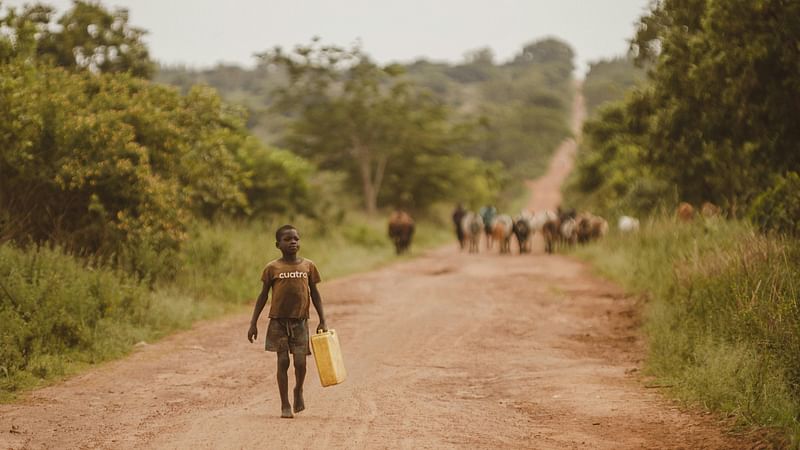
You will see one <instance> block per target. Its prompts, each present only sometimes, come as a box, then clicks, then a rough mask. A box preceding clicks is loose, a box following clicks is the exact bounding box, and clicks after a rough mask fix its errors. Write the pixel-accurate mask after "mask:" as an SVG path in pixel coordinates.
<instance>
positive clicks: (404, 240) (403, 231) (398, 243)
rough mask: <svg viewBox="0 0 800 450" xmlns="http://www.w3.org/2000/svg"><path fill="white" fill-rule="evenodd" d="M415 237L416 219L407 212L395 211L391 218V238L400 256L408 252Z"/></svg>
mask: <svg viewBox="0 0 800 450" xmlns="http://www.w3.org/2000/svg"><path fill="white" fill-rule="evenodd" d="M413 235H414V219H412V218H411V216H410V215H409V214H408V213H407V212H405V211H402V210H397V211H394V212H393V213H392V214H391V215H390V216H389V238H390V239H391V240H392V242H394V247H395V251H396V252H397V254H398V255H400V254H402V253H403V252H405V251H407V250H408V248H409V246H411V237H412V236H413Z"/></svg>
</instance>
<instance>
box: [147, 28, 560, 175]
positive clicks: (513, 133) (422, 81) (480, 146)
mask: <svg viewBox="0 0 800 450" xmlns="http://www.w3.org/2000/svg"><path fill="white" fill-rule="evenodd" d="M573 58H574V52H573V51H572V49H571V48H570V47H569V46H568V45H567V44H565V43H563V42H561V41H559V40H557V39H545V40H541V41H536V42H532V43H529V44H527V45H525V46H523V47H522V49H521V50H520V51H519V53H518V54H517V55H516V56H515V57H514V58H512V59H511V60H510V61H506V62H502V63H499V62H495V61H494V57H493V55H492V53H491V51H490V50H489V49H478V50H475V51H472V52H470V53H468V54H467V56H466V57H465V60H464V61H463V62H461V63H458V64H448V63H441V62H433V61H428V60H425V59H420V60H417V61H414V62H412V63H408V64H404V65H403V68H404V70H405V76H406V77H407V79H408V81H409V82H411V83H413V85H414V86H417V87H418V89H421V90H425V91H427V92H429V93H430V94H431V95H433V96H435V97H436V98H438V99H440V100H441V101H442V102H443V103H444V104H446V105H448V106H449V107H450V109H451V110H452V111H454V112H455V113H456V114H455V115H454V117H456V120H458V121H460V122H464V123H465V124H470V125H471V126H468V127H465V128H466V129H468V130H469V131H468V132H469V133H471V134H472V136H473V139H471V140H470V142H472V144H471V145H469V146H468V147H467V148H464V149H463V150H462V151H463V153H464V154H465V155H467V156H476V157H479V158H481V159H483V160H486V161H500V162H502V163H503V164H504V165H505V167H506V168H507V169H508V170H510V171H511V172H513V173H516V174H518V175H523V176H525V177H533V176H535V175H537V174H539V173H541V172H542V171H543V170H544V168H545V166H546V162H547V160H548V159H549V157H550V154H551V152H552V150H553V149H554V148H555V147H556V146H557V144H558V143H559V142H560V141H561V140H562V139H564V138H565V137H567V136H568V135H569V133H570V131H569V127H568V117H569V105H570V104H571V98H572V76H571V73H572V70H573V68H574V65H573ZM155 81H157V82H159V83H163V84H168V85H173V86H177V87H179V88H180V89H181V90H183V91H187V90H188V89H189V87H191V86H192V85H195V84H206V85H209V86H212V87H214V88H216V89H217V90H218V91H219V92H220V94H221V96H222V97H223V98H224V99H226V100H227V101H229V102H232V103H236V104H239V105H243V106H244V107H245V108H247V110H248V112H249V119H248V123H247V126H248V128H250V130H251V131H252V132H253V133H254V134H255V135H256V136H258V137H259V138H261V139H262V140H264V141H265V142H267V143H269V144H278V145H279V144H280V143H281V140H282V135H283V132H284V130H285V125H286V121H287V120H288V119H287V118H286V117H285V116H282V115H281V114H279V113H277V112H276V111H273V110H272V109H271V106H272V104H273V100H274V96H273V95H272V92H273V91H274V90H275V89H276V88H278V87H280V86H281V84H282V83H283V82H284V76H283V74H281V73H280V72H278V71H276V70H275V69H272V68H270V67H267V66H265V65H259V66H256V67H255V68H253V69H245V68H241V67H237V66H231V65H219V66H216V67H213V68H210V69H202V70H196V69H189V68H186V67H174V66H172V67H171V66H161V67H160V68H159V70H158V71H157V73H156V75H155Z"/></svg>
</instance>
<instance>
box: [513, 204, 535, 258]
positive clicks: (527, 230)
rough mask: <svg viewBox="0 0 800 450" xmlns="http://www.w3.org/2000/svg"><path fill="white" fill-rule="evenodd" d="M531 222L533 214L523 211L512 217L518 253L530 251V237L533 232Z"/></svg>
mask: <svg viewBox="0 0 800 450" xmlns="http://www.w3.org/2000/svg"><path fill="white" fill-rule="evenodd" d="M532 222H533V216H532V215H531V214H530V213H528V212H525V211H523V212H522V213H520V215H518V216H517V217H516V218H514V235H515V236H516V237H517V244H519V254H520V255H521V254H523V253H529V252H530V251H531V240H532V239H531V238H532V237H533V232H534V230H533V224H532Z"/></svg>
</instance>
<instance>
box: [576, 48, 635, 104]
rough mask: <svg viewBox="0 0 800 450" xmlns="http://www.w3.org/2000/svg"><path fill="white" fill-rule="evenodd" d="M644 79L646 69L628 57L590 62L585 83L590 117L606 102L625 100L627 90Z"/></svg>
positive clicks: (584, 93) (585, 94)
mask: <svg viewBox="0 0 800 450" xmlns="http://www.w3.org/2000/svg"><path fill="white" fill-rule="evenodd" d="M644 80H645V72H644V70H642V69H640V68H638V67H636V65H635V64H634V62H633V60H631V59H630V58H628V57H621V58H614V59H611V60H601V61H597V62H594V63H591V64H589V72H588V73H587V74H586V81H585V82H584V83H583V96H584V98H585V99H586V111H587V113H588V115H589V117H592V116H594V115H595V113H596V112H597V110H598V108H599V107H601V106H603V105H604V104H607V103H612V102H619V101H621V100H623V99H624V98H625V95H626V93H627V92H629V91H631V90H632V89H633V88H634V87H636V86H638V85H640V84H642V83H643V82H644Z"/></svg>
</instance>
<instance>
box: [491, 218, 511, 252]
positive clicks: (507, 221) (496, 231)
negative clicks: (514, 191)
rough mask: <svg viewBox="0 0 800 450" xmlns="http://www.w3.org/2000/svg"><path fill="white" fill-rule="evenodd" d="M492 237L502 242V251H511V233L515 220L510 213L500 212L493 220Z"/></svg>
mask: <svg viewBox="0 0 800 450" xmlns="http://www.w3.org/2000/svg"><path fill="white" fill-rule="evenodd" d="M491 228H492V238H493V239H494V240H496V241H497V242H498V243H499V244H500V253H511V234H512V233H513V229H514V220H513V219H511V216H509V215H508V214H500V215H499V216H497V217H495V218H494V221H492V227H491Z"/></svg>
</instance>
